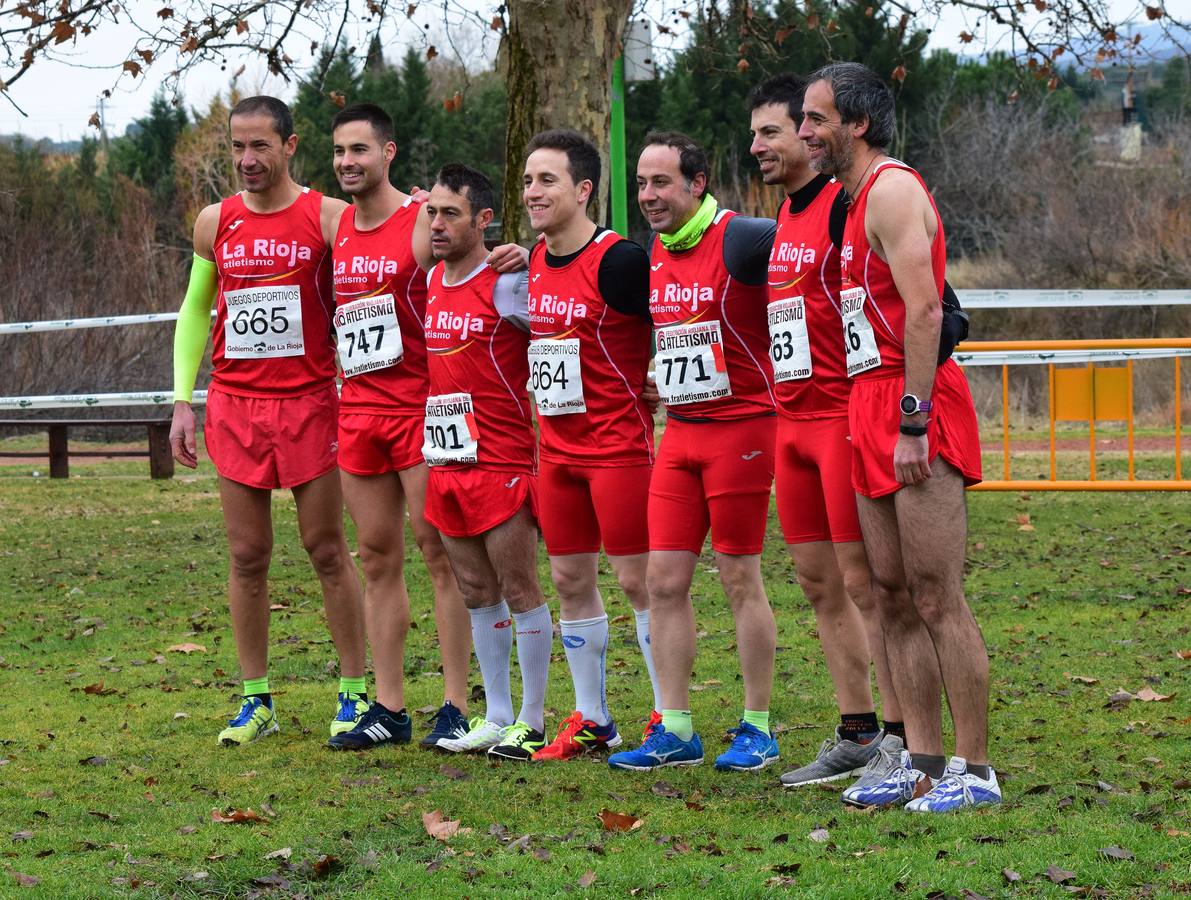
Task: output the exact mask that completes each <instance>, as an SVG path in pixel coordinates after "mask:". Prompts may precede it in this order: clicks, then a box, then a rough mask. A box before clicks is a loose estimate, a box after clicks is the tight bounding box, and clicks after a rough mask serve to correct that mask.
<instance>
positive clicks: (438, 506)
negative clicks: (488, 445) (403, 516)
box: [425, 466, 538, 538]
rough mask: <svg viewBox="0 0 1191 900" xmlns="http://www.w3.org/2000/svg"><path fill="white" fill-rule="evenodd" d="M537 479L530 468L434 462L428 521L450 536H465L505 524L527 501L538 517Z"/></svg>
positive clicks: (427, 491)
mask: <svg viewBox="0 0 1191 900" xmlns="http://www.w3.org/2000/svg"><path fill="white" fill-rule="evenodd" d="M536 480H537V479H536V478H535V477H534V476H533V475H530V474H529V473H528V472H509V471H502V470H499V469H481V468H479V467H478V466H468V467H467V468H462V469H443V468H441V467H438V466H431V467H430V478H429V481H428V483H427V485H426V513H425V514H426V521H427V522H429V523H430V524H431V525H433V526H434V527H435V528H437V529H438V530H439V531H441V532H442V533H443V534H445V535H448V536H449V537H457V538H465V537H476V536H478V535H481V534H483V533H484V532H485V531H491V530H492V529H493V528H495V527H496V526H497V525H502V524H504V523H505V522H507V521H508V520H509V519H511V518H513V516H515V515H516V514H517V511H518V510H519V509H521V507H523V506H525V505H526V504H529V511H530V513H531V514H532V515H533V517H534V518H535V519H536V518H537V514H538V510H537V487H536V485H535V481H536Z"/></svg>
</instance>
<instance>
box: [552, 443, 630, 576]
mask: <svg viewBox="0 0 1191 900" xmlns="http://www.w3.org/2000/svg"><path fill="white" fill-rule="evenodd" d="M652 469H653V467H652V466H650V465H643V466H599V467H590V466H579V465H569V464H566V463H551V462H546V461H543V462H542V463H541V465H540V466H539V468H538V508H539V510H540V513H541V515H540V517H539V518H540V521H541V525H542V538H543V539H544V540H545V541H546V551H547V552H548V553H549V554H550V555H551V556H565V555H567V554H569V553H599V552H600V544H601V543H603V545H604V551H605V552H606V553H607V554H608V555H609V556H632V555H634V554H637V553H646V552H648V550H649V530H648V528H647V527H646V523H647V519H646V514H647V511H648V507H649V475H650V472H651V470H652Z"/></svg>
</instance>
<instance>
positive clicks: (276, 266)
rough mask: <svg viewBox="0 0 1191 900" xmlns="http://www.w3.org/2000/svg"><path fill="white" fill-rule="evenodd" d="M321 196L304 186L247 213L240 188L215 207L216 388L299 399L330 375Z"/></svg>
mask: <svg viewBox="0 0 1191 900" xmlns="http://www.w3.org/2000/svg"><path fill="white" fill-rule="evenodd" d="M322 199H323V195H322V194H320V193H319V192H318V191H312V190H310V189H309V188H303V189H302V193H301V194H299V195H298V199H297V200H295V201H294V202H293V203H292V204H291V205H290V206H288V207H286V208H285V209H282V210H278V211H277V212H272V213H257V212H253V211H252V210H250V209H249V208H248V207H247V206H245V204H244V198H243V196H242V195H240V194H236V195H234V196H232V197H228V198H227V199H226V200H224V201H223V202H222V203H221V204H220V205H219V226H218V230H217V231H216V233H215V244H214V246H213V247H212V249H213V251H214V253H215V266H216V270H217V271H218V273H219V290H218V294H217V296H216V300H215V326H214V330H213V336H212V342H213V345H214V346H213V349H212V352H211V359H212V362H213V363H214V365H215V370H214V372H213V374H212V376H211V383H212V384H213V385H214V386H215V387H217V388H219V389H221V390H223V391H225V392H227V393H229V394H235V395H237V396H241V397H297V396H300V395H302V394H308V393H310V392H312V391H316V390H320V389H321V388H324V387H326V386H327V384H328V383H330V382H331V381H333V380H334V378H335V344H334V342H333V339H332V337H331V311H332V308H333V304H334V301H333V298H332V292H331V254H330V253H329V252H328V250H327V246H326V241H325V240H324V238H323V230H322V225H321V211H322Z"/></svg>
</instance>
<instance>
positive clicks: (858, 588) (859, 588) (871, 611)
mask: <svg viewBox="0 0 1191 900" xmlns="http://www.w3.org/2000/svg"><path fill="white" fill-rule="evenodd" d="M832 546H833V547H834V548H835V558H836V560H837V562H838V564H839V570H840V572H841V573H842V575H843V579H844V591H845V592H846V593H847V595H848V597H849V599H850V600H851V601H852V604H853V605H854V606H855V607H856V609H857V610H858V611H859V612H860V620H861V622H862V623H863V624H864V631H865V636H866V638H867V641H866V643H867V645H868V652H869V656H870V657H871V658H872V662H873V669H874V671H875V672H876V676H877V690H878V691H879V692H880V694H881V715H882V718H884V719H885V721H886V722H901V721H902V707H901V703H900V702H899V701H898V699H897V690H896V689H895V688H894V686H893V679H892V677H891V676H890V674H889V655H888V652H887V651H886V650H885V632H884V631H883V630H882V628H881V616H880V613H879V612H878V611H877V604H876V602H875V601H874V600H873V590H872V577H873V575H872V572H871V571H870V570H869V567H868V555H867V554H866V553H865V550H864V542H863V541H841V542H839V543H836V544H833V545H832ZM866 680H867V675H866Z"/></svg>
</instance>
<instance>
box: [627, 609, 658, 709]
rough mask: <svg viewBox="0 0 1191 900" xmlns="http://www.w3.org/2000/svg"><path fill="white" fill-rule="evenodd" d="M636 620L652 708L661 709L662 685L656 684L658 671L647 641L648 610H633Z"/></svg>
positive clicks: (651, 648) (651, 647)
mask: <svg viewBox="0 0 1191 900" xmlns="http://www.w3.org/2000/svg"><path fill="white" fill-rule="evenodd" d="M633 616H634V618H636V620H637V644H638V645H639V646H640V647H641V655H642V656H644V657H645V668H646V669H647V670H648V671H649V683H650V684H651V685H652V686H653V708H654V709H655V710H657V711H658V712H661V711H662V686H661V685H660V684H658V671H657V669H655V668H654V667H653V646H652V645H651V644H650V642H649V610H647V609H645V610H633Z"/></svg>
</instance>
